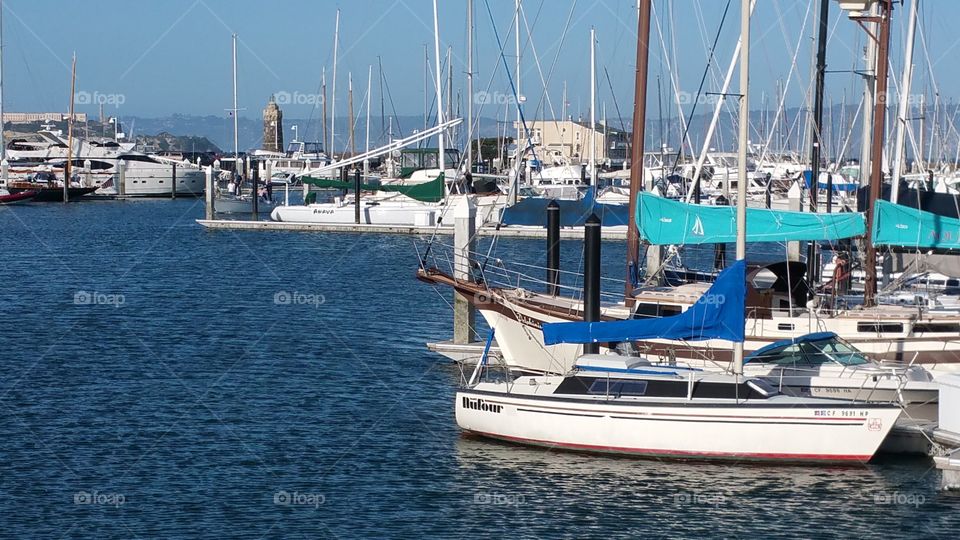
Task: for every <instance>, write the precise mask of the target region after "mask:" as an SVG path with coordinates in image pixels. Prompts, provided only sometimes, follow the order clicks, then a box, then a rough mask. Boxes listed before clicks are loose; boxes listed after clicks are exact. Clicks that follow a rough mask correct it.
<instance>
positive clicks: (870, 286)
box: [863, 0, 899, 307]
mask: <svg viewBox="0 0 960 540" xmlns="http://www.w3.org/2000/svg"><path fill="white" fill-rule="evenodd" d="M878 4H879V6H880V12H879V17H880V21H879V22H880V37H879V40H878V41H879V42H878V43H877V63H876V66H877V83H876V84H877V86H876V92H875V94H874V96H875V99H874V105H873V147H872V152H871V154H872V155H871V157H870V165H871V167H872V170H871V172H870V199H869V204H868V205H867V234H866V239H865V241H866V244H867V249H866V252H867V253H866V257H865V258H864V261H863V264H864V266H865V270H866V274H867V280H866V284H865V285H866V286H865V289H866V290H865V291H864V293H865V294H864V305H865V306H867V307H871V306H874V305H876V294H877V248H876V247H875V246H874V245H873V236H872V235H873V205H874V203H875V202H876V201H877V200H879V199H880V194H881V187H882V186H883V134H884V128H885V125H884V124H885V120H886V115H887V73H888V68H889V63H888V60H889V56H890V17H891V16H892V15H893V0H878ZM871 39H873V38H872V37H871ZM898 187H899V186H892V187H891V189H897V188H898Z"/></svg>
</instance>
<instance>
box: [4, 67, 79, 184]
mask: <svg viewBox="0 0 960 540" xmlns="http://www.w3.org/2000/svg"><path fill="white" fill-rule="evenodd" d="M76 86H77V53H73V67H72V68H71V70H70V119H69V120H68V121H67V162H66V163H65V164H64V166H63V202H70V176H71V174H72V169H73V104H74V101H75V100H74V96H76V95H77V94H76V91H77V89H76ZM0 124H2V122H0Z"/></svg>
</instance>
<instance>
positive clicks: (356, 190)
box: [353, 169, 360, 225]
mask: <svg viewBox="0 0 960 540" xmlns="http://www.w3.org/2000/svg"><path fill="white" fill-rule="evenodd" d="M353 222H354V223H356V224H357V225H359V224H360V169H354V170H353Z"/></svg>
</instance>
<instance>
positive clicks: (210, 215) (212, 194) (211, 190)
mask: <svg viewBox="0 0 960 540" xmlns="http://www.w3.org/2000/svg"><path fill="white" fill-rule="evenodd" d="M204 173H205V174H206V176H207V178H206V180H207V189H206V196H207V208H206V210H207V211H206V216H205V217H206V218H207V221H213V219H214V215H215V214H214V208H213V204H214V203H213V201H214V199H215V198H216V186H214V184H213V167H211V166H209V165H207V168H206V170H205V171H204Z"/></svg>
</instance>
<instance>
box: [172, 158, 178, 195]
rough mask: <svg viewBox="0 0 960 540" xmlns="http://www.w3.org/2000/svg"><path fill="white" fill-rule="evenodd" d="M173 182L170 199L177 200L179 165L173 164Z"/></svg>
mask: <svg viewBox="0 0 960 540" xmlns="http://www.w3.org/2000/svg"><path fill="white" fill-rule="evenodd" d="M172 180H173V181H172V182H171V183H170V198H171V199H176V198H177V164H176V163H174V164H173V179H172Z"/></svg>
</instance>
